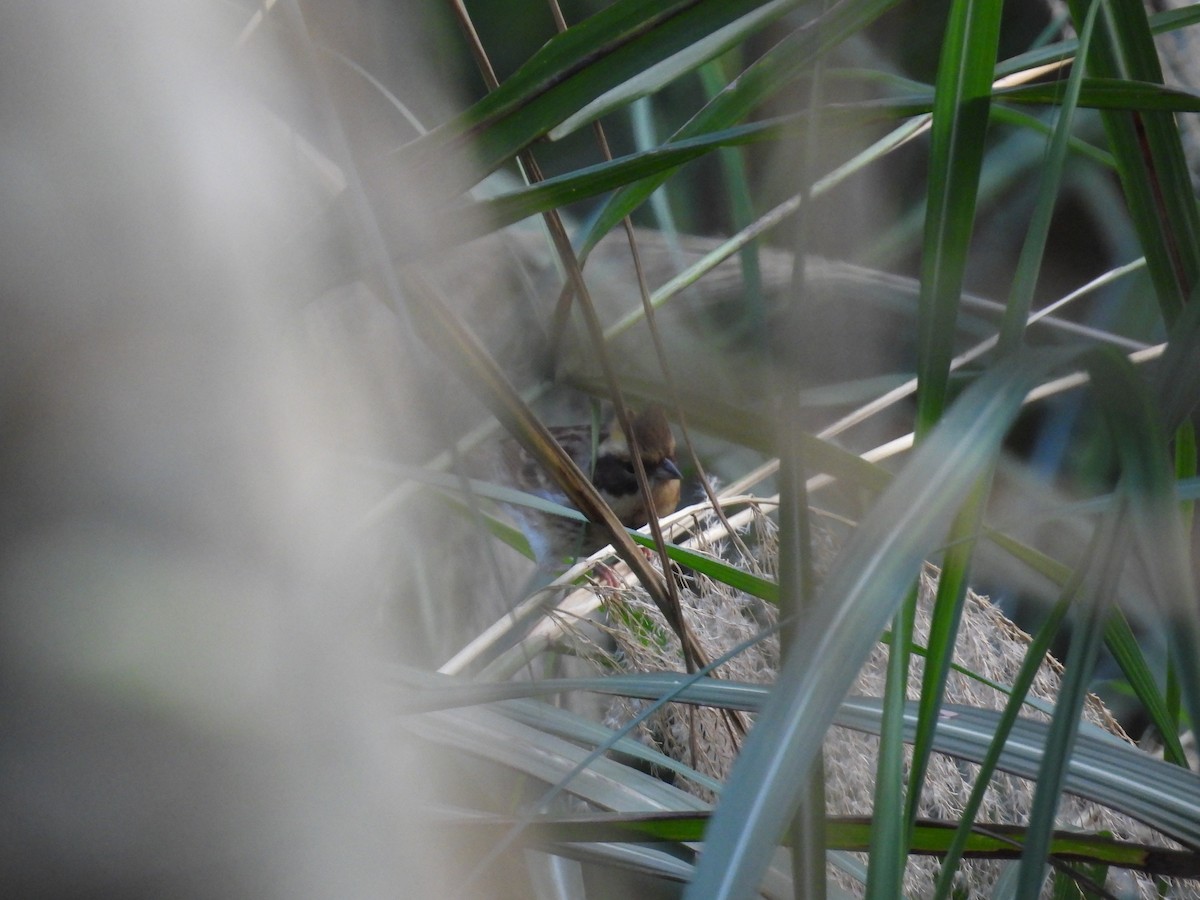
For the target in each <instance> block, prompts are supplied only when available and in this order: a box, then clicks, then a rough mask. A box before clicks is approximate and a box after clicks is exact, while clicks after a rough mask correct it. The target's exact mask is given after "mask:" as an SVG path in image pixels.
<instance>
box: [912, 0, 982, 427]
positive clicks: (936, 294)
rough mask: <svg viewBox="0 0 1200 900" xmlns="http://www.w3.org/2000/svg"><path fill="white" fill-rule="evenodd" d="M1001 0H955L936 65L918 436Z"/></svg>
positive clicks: (977, 152)
mask: <svg viewBox="0 0 1200 900" xmlns="http://www.w3.org/2000/svg"><path fill="white" fill-rule="evenodd" d="M1001 8H1002V7H1001V4H1000V3H999V2H997V0H960V2H957V3H955V4H954V5H953V6H952V7H951V13H950V20H949V22H948V24H947V27H946V38H945V42H944V45H943V49H942V55H941V61H940V64H939V66H938V77H937V85H936V95H935V104H934V111H933V129H932V135H931V149H930V161H929V180H928V189H927V195H928V200H927V207H926V213H925V239H924V243H923V246H922V249H921V297H920V300H919V310H918V319H917V330H918V333H917V383H918V385H919V388H918V390H917V423H916V432H917V435H918V436H921V435H923V434H925V433H926V432H927V431H928V430H929V429H930V428H932V427H933V425H934V423H935V422H937V420H938V419H939V418H940V416H941V414H942V409H943V408H944V407H945V405H946V399H947V390H948V384H949V375H950V360H951V357H952V356H953V350H952V341H953V337H954V323H955V320H956V318H957V315H958V300H959V295H960V294H961V293H962V283H963V272H964V270H965V268H966V262H967V248H968V246H969V244H970V240H971V232H972V229H973V226H974V220H975V200H976V193H977V191H978V189H979V174H980V170H981V168H982V165H983V149H984V136H985V134H986V132H987V125H988V107H989V105H990V103H991V93H992V72H993V70H994V69H995V67H996V50H997V46H998V44H999V40H1000V11H1001Z"/></svg>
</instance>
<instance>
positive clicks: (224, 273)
mask: <svg viewBox="0 0 1200 900" xmlns="http://www.w3.org/2000/svg"><path fill="white" fill-rule="evenodd" d="M355 8H356V10H357V11H358V14H359V19H360V21H358V22H357V27H359V28H360V29H362V30H365V31H367V32H369V31H370V28H371V23H370V21H368V20H365V19H364V10H367V9H369V8H370V4H357V5H356V7H355ZM252 12H253V8H250V9H247V10H239V9H238V8H237V6H236V5H233V4H220V3H190V2H157V0H156V2H133V0H122V2H88V3H70V4H67V3H11V4H5V5H4V7H3V9H2V11H0V254H2V261H0V304H2V306H0V322H2V324H0V672H2V677H0V885H4V888H3V893H4V894H5V895H6V896H10V897H17V896H21V897H30V896H55V897H70V896H81V897H82V896H122V897H137V896H183V897H192V896H195V897H222V898H224V897H236V896H244V897H249V896H255V897H288V898H295V897H335V896H340V897H356V898H358V897H398V896H414V897H415V896H438V895H439V894H440V893H441V892H440V890H439V887H438V880H437V872H438V871H439V869H440V868H442V865H443V864H442V862H441V860H440V859H439V848H438V847H437V846H434V845H433V842H432V841H431V839H429V838H428V837H427V836H426V835H425V830H424V829H422V828H418V827H415V826H414V825H413V823H412V821H411V817H410V811H411V810H414V809H417V808H419V807H420V805H421V804H422V803H423V802H424V801H425V800H427V799H428V796H427V795H428V793H429V792H430V791H431V789H432V788H431V786H432V785H434V784H436V781H437V773H436V772H435V770H433V769H432V768H431V767H430V766H429V765H428V761H427V760H426V759H424V758H422V757H421V756H420V755H419V754H418V752H417V751H416V750H415V749H414V748H413V747H411V746H410V745H408V744H407V743H406V742H405V741H404V740H403V739H402V738H400V737H399V736H398V734H397V733H396V731H397V729H395V728H394V727H392V726H391V725H390V723H391V722H393V721H394V719H393V717H392V716H391V715H390V714H389V713H388V712H387V708H386V707H385V706H384V704H383V700H382V698H380V697H377V696H376V695H375V692H374V689H373V687H372V685H373V681H372V679H370V678H368V677H366V675H365V668H366V662H365V659H366V658H367V657H368V656H369V654H368V653H366V652H364V650H365V649H366V639H365V637H364V635H363V634H361V633H360V631H366V630H367V628H364V627H363V626H364V625H365V624H369V623H364V622H363V621H362V618H361V616H357V615H355V613H356V612H357V611H358V610H360V609H362V608H369V603H359V601H360V600H361V599H362V598H363V595H364V593H365V591H366V590H367V589H368V588H369V587H370V585H368V584H366V583H365V581H366V579H364V578H360V577H358V575H357V574H356V573H359V572H363V571H369V570H370V566H369V565H366V564H365V561H366V560H368V559H370V558H373V557H372V554H374V553H379V552H386V551H387V548H386V547H378V546H377V547H372V546H371V544H370V539H371V538H372V536H373V534H372V533H370V532H368V533H365V534H356V535H355V539H354V540H352V541H351V540H347V535H348V534H349V533H352V532H351V529H352V527H353V526H354V524H355V523H356V522H357V521H358V516H359V515H361V513H362V507H363V504H364V503H365V502H366V501H367V500H368V499H369V498H366V497H357V496H356V495H355V492H354V490H353V489H352V488H351V486H349V485H347V484H346V483H345V482H346V479H344V478H336V477H335V475H334V473H333V470H332V466H331V459H332V457H331V454H330V453H329V451H330V449H331V446H334V445H340V446H351V447H354V448H355V449H358V450H370V449H371V448H372V447H375V446H377V441H379V440H380V436H379V435H378V434H376V433H375V432H376V431H383V430H387V429H390V430H391V431H392V432H398V433H411V434H420V433H421V432H422V429H423V427H424V425H423V423H422V421H421V420H420V417H418V416H415V415H413V416H411V417H409V418H407V419H406V418H405V416H406V415H408V412H407V407H406V406H405V404H404V403H403V402H402V400H396V401H394V403H393V407H392V408H390V409H388V410H387V415H386V416H383V415H380V416H374V415H372V411H371V405H370V395H369V393H368V392H365V391H361V390H360V389H359V388H360V387H361V384H360V382H362V383H365V382H368V381H370V379H369V378H368V377H367V375H366V374H364V373H363V372H361V371H357V370H356V369H355V367H354V365H353V364H352V363H351V361H352V360H354V359H355V358H356V357H355V352H354V351H355V348H345V347H344V348H339V347H337V346H329V345H328V341H327V344H326V350H325V356H324V357H323V358H321V359H316V360H314V354H313V352H312V350H311V347H312V344H311V343H302V342H301V341H300V340H299V338H300V337H301V336H302V335H305V336H307V337H311V335H307V333H306V326H305V325H304V322H305V315H307V314H305V313H304V311H303V310H301V309H299V307H301V306H302V305H303V304H304V303H306V302H308V301H309V299H311V296H312V295H313V294H315V293H316V292H317V291H318V290H319V288H320V282H321V279H322V277H326V276H327V281H328V283H329V284H337V283H339V281H344V280H345V279H344V276H343V274H342V273H344V272H345V271H346V270H347V269H348V268H350V267H353V266H355V265H359V264H361V260H358V259H345V258H342V257H340V256H339V251H338V250H336V249H335V250H331V249H328V245H323V244H322V243H321V242H319V241H318V242H315V243H314V242H310V241H309V240H308V238H306V237H305V235H306V234H311V233H315V232H319V229H316V230H315V232H314V230H313V229H306V228H304V227H302V226H303V225H304V224H305V223H306V222H309V221H311V220H312V219H313V218H314V213H315V212H316V211H317V210H318V209H319V207H320V204H319V202H318V201H319V200H320V199H321V197H322V196H323V195H322V191H323V190H327V189H328V186H327V185H322V184H321V183H320V180H319V178H318V177H317V175H318V174H319V173H318V172H317V170H316V169H314V168H313V167H312V166H311V164H310V160H309V158H307V157H306V156H305V154H304V153H302V152H300V151H299V149H298V148H299V147H300V144H299V142H298V140H297V137H298V135H297V134H295V133H292V132H290V131H289V127H290V125H291V124H293V122H295V121H301V122H303V121H305V115H306V112H307V111H308V110H315V111H316V112H317V113H318V114H315V115H313V116H312V117H311V119H310V120H309V121H311V123H313V124H312V126H311V130H310V132H309V135H308V137H309V138H311V139H312V141H313V142H314V145H316V146H319V147H321V150H322V151H323V152H326V153H330V154H331V155H333V156H334V157H336V151H337V149H338V141H337V140H336V139H335V138H336V137H337V135H336V134H334V135H331V134H330V131H329V127H330V123H331V122H332V121H333V119H330V118H328V117H323V115H324V114H327V113H328V112H329V111H330V110H329V108H328V106H327V105H323V104H326V103H327V101H328V98H327V97H322V94H321V82H320V79H319V78H314V76H313V73H312V72H311V71H306V70H305V69H304V68H303V66H302V65H298V64H297V60H298V59H299V60H303V59H304V53H296V52H291V53H290V54H289V52H287V51H294V50H295V46H294V45H295V42H296V39H295V34H294V32H289V31H288V29H289V28H292V27H294V26H295V25H296V24H297V23H298V22H299V17H298V15H297V11H296V10H295V8H293V7H292V6H291V5H290V4H288V3H282V4H279V8H278V9H276V10H275V11H274V13H273V14H272V16H269V17H268V19H267V21H266V22H265V23H264V24H263V26H262V28H261V30H260V31H259V32H258V33H257V34H255V35H254V36H253V38H252V40H253V41H254V42H255V44H254V46H253V49H252V51H251V50H247V49H246V48H245V47H243V48H241V49H239V48H238V47H237V43H236V41H237V37H238V34H239V29H240V28H241V27H242V26H244V25H245V24H246V22H247V20H248V17H249V14H250V13H252ZM412 37H413V43H414V45H418V46H419V45H420V43H421V40H420V35H419V33H415V32H414V34H413V35H412ZM414 58H415V57H414ZM264 98H269V100H270V101H271V102H270V103H268V102H265V101H264ZM289 104H292V109H293V110H299V111H300V112H298V113H297V114H296V118H295V119H294V120H290V119H289V118H288V117H287V112H288V108H289ZM282 122H288V123H289V126H284V125H282V124H281V123H282ZM395 189H396V190H397V191H401V190H402V188H401V187H400V186H398V185H397V186H395ZM391 236H392V238H395V237H396V234H395V232H393V233H392V235H391ZM331 273H332V274H331ZM380 320H381V321H386V322H390V326H389V327H391V328H392V329H393V331H394V332H395V334H397V335H402V333H403V329H402V328H400V327H399V325H398V324H397V323H396V322H395V321H394V320H393V319H389V318H388V317H387V316H381V317H380ZM337 333H338V332H337V331H336V329H330V328H325V330H324V332H323V335H324V337H325V338H327V339H329V338H330V336H331V335H332V336H333V339H334V340H335V341H336V335H337ZM397 341H398V342H399V343H398V344H397V346H400V345H402V343H403V341H402V340H400V339H399V338H397ZM393 349H394V348H392V347H389V350H393ZM374 536H376V537H382V535H379V534H378V533H375V534H374ZM397 537H398V533H397V529H396V527H393V528H392V529H391V530H390V531H389V532H388V533H387V535H386V538H387V540H389V541H394V540H396V539H397ZM360 563H363V564H360Z"/></svg>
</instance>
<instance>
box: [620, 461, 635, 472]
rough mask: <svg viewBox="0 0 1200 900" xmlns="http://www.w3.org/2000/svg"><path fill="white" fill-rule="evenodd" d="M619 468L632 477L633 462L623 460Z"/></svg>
mask: <svg viewBox="0 0 1200 900" xmlns="http://www.w3.org/2000/svg"><path fill="white" fill-rule="evenodd" d="M621 468H622V469H624V470H625V471H626V472H628V473H629V474H630V475H632V474H633V460H632V459H626V460H623V461H622V462H621Z"/></svg>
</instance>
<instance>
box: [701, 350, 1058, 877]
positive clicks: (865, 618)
mask: <svg viewBox="0 0 1200 900" xmlns="http://www.w3.org/2000/svg"><path fill="white" fill-rule="evenodd" d="M1064 358H1065V357H1063V356H1061V355H1059V354H1047V355H1038V356H1036V357H1033V356H1031V357H1029V358H1022V359H1021V361H1020V363H1019V364H1018V363H1016V362H1015V361H1014V362H1011V363H1007V364H1004V365H1002V366H999V367H997V368H996V369H995V370H994V371H992V372H990V373H988V374H986V375H984V376H983V377H982V378H980V379H979V381H977V382H976V383H975V384H974V385H973V386H971V387H970V388H968V389H967V391H966V392H964V394H963V396H962V397H961V398H960V399H959V401H958V402H957V403H956V404H955V405H954V406H953V407H952V409H951V410H950V411H949V412H948V413H947V415H946V417H945V419H944V420H943V421H942V423H941V424H940V425H939V426H938V427H937V428H936V429H935V430H934V431H933V432H932V433H931V434H930V435H929V437H928V438H927V440H926V441H925V442H924V444H923V445H922V446H921V447H919V448H918V450H917V452H916V453H915V454H914V456H913V458H912V459H911V460H910V462H909V464H908V466H907V467H906V468H905V470H904V471H903V472H902V473H901V474H900V475H899V476H897V477H896V479H895V480H894V481H893V483H892V485H891V487H890V488H889V489H888V490H887V491H886V492H885V493H884V495H883V496H882V497H881V498H880V499H879V501H878V503H877V504H876V505H875V507H874V508H873V509H872V510H871V512H870V514H869V515H868V516H867V518H866V519H865V520H864V521H863V523H862V525H861V526H860V528H859V530H858V531H857V532H856V533H855V535H854V536H853V537H852V538H851V539H850V541H849V542H848V543H847V545H846V547H845V549H844V550H843V551H842V553H841V554H840V555H839V557H838V560H837V562H836V563H835V564H834V567H833V569H832V571H831V572H830V573H829V575H828V577H827V578H826V581H825V583H824V584H823V585H822V587H821V589H820V591H819V592H818V595H817V600H816V603H815V605H814V607H813V609H812V612H811V613H810V615H809V616H808V617H807V619H806V621H805V623H804V625H803V627H801V628H798V629H797V632H798V633H797V637H796V640H795V643H794V646H793V647H792V648H791V651H790V652H789V653H788V655H787V660H788V662H787V664H786V665H785V667H784V669H783V671H782V672H781V674H780V677H779V680H778V684H777V687H776V689H775V690H773V691H772V692H771V695H770V697H769V698H768V700H767V703H766V705H765V706H764V708H763V712H762V715H761V716H760V718H759V721H758V723H757V724H756V726H755V728H754V730H753V731H751V733H750V735H749V737H748V738H747V740H746V744H745V746H744V747H743V750H742V754H741V756H740V757H739V758H738V761H737V763H735V765H734V769H733V773H732V776H731V778H730V781H729V784H728V786H727V788H726V790H725V793H724V795H723V800H722V803H721V806H720V807H719V808H718V811H717V815H716V816H715V817H714V819H713V823H712V827H711V829H710V833H709V836H708V841H707V848H706V852H705V854H704V856H703V857H702V859H701V862H700V867H699V869H698V870H697V876H696V881H695V882H694V883H693V884H692V885H691V888H690V896H692V897H696V898H700V897H703V898H709V897H712V898H715V897H742V896H748V895H749V894H750V893H751V892H752V891H753V890H754V889H755V887H756V885H757V884H758V880H759V878H760V876H761V874H762V872H763V870H764V868H765V866H766V864H767V862H768V860H769V859H770V855H771V853H772V852H773V849H774V847H775V845H776V843H777V841H778V838H779V835H780V833H781V831H782V828H783V824H784V822H786V821H788V819H789V818H790V816H791V814H792V811H793V810H794V809H795V806H796V804H798V803H799V800H800V798H799V796H797V791H798V785H800V784H802V783H804V778H805V773H806V771H807V769H808V767H809V765H810V764H811V762H812V760H813V758H814V756H815V755H816V753H817V752H819V750H820V747H821V742H822V740H823V737H824V734H825V729H826V728H827V726H828V724H829V722H830V721H831V720H832V718H833V715H834V713H835V712H836V710H837V708H838V702H839V698H840V697H841V696H842V695H843V694H844V692H845V691H846V690H847V689H848V688H849V686H850V684H851V683H852V682H853V679H854V677H855V676H856V675H857V673H858V669H859V667H860V666H861V664H862V661H863V660H864V659H865V657H866V655H867V653H869V652H870V649H871V647H872V646H873V645H874V643H875V641H876V639H877V637H878V635H879V634H880V633H881V632H882V631H883V628H884V626H885V625H886V623H887V621H888V620H889V619H890V618H891V616H892V615H893V614H894V612H895V610H896V608H897V605H898V604H899V602H900V599H901V597H902V596H903V595H904V593H905V592H906V590H907V586H908V584H909V583H910V581H911V579H912V577H913V576H914V575H915V573H916V571H917V568H918V566H919V565H920V564H921V562H922V560H923V559H924V558H925V557H926V556H927V555H928V554H929V553H930V552H931V551H932V550H933V549H934V548H936V547H937V545H938V544H940V543H941V542H942V540H943V539H944V537H945V533H946V528H947V527H948V525H949V523H950V521H951V519H952V518H953V516H954V515H955V514H956V512H957V510H958V508H959V507H960V506H961V504H962V502H963V500H964V499H965V497H966V496H967V493H968V492H969V490H970V488H971V486H972V485H973V484H974V483H975V482H976V480H977V479H978V478H979V476H980V475H981V474H982V473H983V471H985V469H986V467H987V466H988V465H990V462H991V459H992V458H993V456H994V455H995V453H996V452H998V448H999V445H1000V440H1001V438H1002V436H1003V434H1004V433H1005V431H1006V430H1007V429H1008V427H1009V424H1010V423H1011V421H1012V420H1013V418H1014V417H1015V415H1016V413H1017V410H1018V409H1019V408H1020V405H1021V401H1022V399H1023V398H1024V396H1025V393H1026V392H1027V391H1028V389H1029V388H1030V387H1031V386H1032V385H1033V384H1035V383H1036V381H1037V378H1038V375H1039V374H1040V373H1042V372H1043V371H1045V369H1046V368H1047V367H1049V366H1051V365H1053V364H1054V363H1056V362H1059V361H1062V360H1063V359H1064Z"/></svg>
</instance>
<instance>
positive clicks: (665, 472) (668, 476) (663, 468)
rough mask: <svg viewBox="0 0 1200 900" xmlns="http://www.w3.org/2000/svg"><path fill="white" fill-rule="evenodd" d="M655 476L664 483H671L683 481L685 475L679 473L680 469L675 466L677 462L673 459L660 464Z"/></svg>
mask: <svg viewBox="0 0 1200 900" xmlns="http://www.w3.org/2000/svg"><path fill="white" fill-rule="evenodd" d="M654 474H655V475H657V476H658V477H659V478H661V479H662V480H663V481H671V480H672V479H674V480H677V481H683V473H682V472H680V471H679V467H678V466H677V465H675V461H674V460H671V459H664V460H663V461H662V462H660V463H659V464H658V469H656V470H655V473H654Z"/></svg>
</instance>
